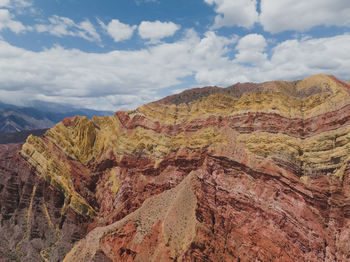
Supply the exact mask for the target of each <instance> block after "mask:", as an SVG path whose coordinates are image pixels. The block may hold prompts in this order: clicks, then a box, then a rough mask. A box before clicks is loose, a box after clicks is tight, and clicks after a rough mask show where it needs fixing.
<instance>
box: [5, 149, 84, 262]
mask: <svg viewBox="0 0 350 262" xmlns="http://www.w3.org/2000/svg"><path fill="white" fill-rule="evenodd" d="M21 146H22V144H7V145H0V210H1V213H0V232H1V238H0V261H28V262H29V261H62V259H63V258H64V256H65V254H66V253H67V252H68V251H69V250H70V249H71V248H72V246H73V243H74V242H75V241H76V240H79V239H81V238H82V237H83V236H85V234H86V231H87V223H86V222H87V220H85V219H84V218H83V217H82V216H80V215H78V214H77V213H75V212H73V211H72V210H70V209H69V208H67V205H68V203H67V200H66V198H65V197H64V195H63V194H62V193H60V192H59V191H57V190H54V189H53V188H52V187H50V185H49V184H48V183H47V182H46V181H45V180H43V179H41V178H40V177H39V176H37V175H36V174H35V170H34V169H33V167H31V166H30V165H29V164H28V163H27V162H26V161H24V159H23V158H22V157H20V156H19V155H18V154H17V153H18V151H19V150H20V148H21Z"/></svg>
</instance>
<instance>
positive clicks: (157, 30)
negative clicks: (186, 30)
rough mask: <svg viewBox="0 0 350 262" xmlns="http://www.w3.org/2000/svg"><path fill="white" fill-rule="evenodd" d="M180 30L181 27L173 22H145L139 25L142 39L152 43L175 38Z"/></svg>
mask: <svg viewBox="0 0 350 262" xmlns="http://www.w3.org/2000/svg"><path fill="white" fill-rule="evenodd" d="M179 29H180V25H177V24H174V23H173V22H161V21H154V22H149V21H143V22H141V24H140V25H139V29H138V30H139V35H140V36H141V38H142V39H150V40H151V42H157V41H159V40H160V39H162V38H165V37H169V36H173V35H174V34H175V32H176V31H177V30H179Z"/></svg>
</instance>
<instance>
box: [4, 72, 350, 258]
mask: <svg viewBox="0 0 350 262" xmlns="http://www.w3.org/2000/svg"><path fill="white" fill-rule="evenodd" d="M349 92H350V85H349V83H346V82H342V81H340V80H338V79H337V78H335V77H333V76H327V75H316V76H312V77H309V78H306V79H304V80H300V81H295V82H285V81H273V82H266V83H262V84H254V83H245V84H236V85H233V86H231V87H228V88H219V87H206V88H202V89H193V90H189V91H185V92H183V93H181V94H179V95H174V96H170V97H167V98H164V99H162V100H160V101H157V102H153V103H150V104H146V105H144V106H141V107H139V108H138V109H136V110H133V111H119V112H116V113H115V114H114V115H113V116H106V117H94V118H92V120H89V119H88V118H85V117H73V118H67V119H65V120H63V121H62V122H60V123H58V124H57V125H56V126H55V127H54V128H52V129H50V130H48V131H47V132H46V133H45V135H44V136H43V137H35V136H30V137H29V138H28V139H27V141H26V143H25V144H24V145H23V147H22V149H21V151H20V153H18V154H14V155H11V156H10V155H9V154H8V153H7V155H6V154H5V155H1V154H0V158H1V159H2V160H1V161H0V168H1V169H0V170H2V171H1V172H2V173H1V177H0V178H1V180H0V194H1V199H2V200H1V201H2V202H1V228H0V230H1V232H5V234H7V236H9V241H7V242H6V243H5V242H4V243H5V244H6V245H5V244H3V243H0V244H1V246H2V250H1V249H0V252H2V253H0V256H1V255H2V256H3V257H5V256H7V258H9V256H12V257H16V258H17V259H20V260H21V261H31V260H30V258H32V257H41V258H42V259H44V260H46V261H61V260H62V259H64V260H63V261H67V262H69V261H74V262H78V261H349V260H350V242H349V241H348V240H349V239H350V166H349V165H348V163H349V160H350V157H349V156H350V125H349V124H350V95H349ZM7 147H14V148H13V149H12V151H13V153H15V152H16V149H18V148H19V146H18V145H17V146H15V145H11V146H7ZM9 151H10V149H8V150H6V152H9ZM4 152H5V151H4ZM0 241H4V240H0ZM25 259H27V260H25ZM0 261H1V260H0ZM5 261H6V260H5Z"/></svg>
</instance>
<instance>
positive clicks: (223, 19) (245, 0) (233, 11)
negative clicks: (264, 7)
mask: <svg viewBox="0 0 350 262" xmlns="http://www.w3.org/2000/svg"><path fill="white" fill-rule="evenodd" d="M204 1H205V2H206V3H207V4H209V5H214V6H215V12H216V13H218V15H217V16H216V17H215V23H214V25H213V28H220V27H223V26H228V27H230V26H241V27H246V28H252V27H253V26H254V23H255V22H257V21H258V12H257V1H256V0H204Z"/></svg>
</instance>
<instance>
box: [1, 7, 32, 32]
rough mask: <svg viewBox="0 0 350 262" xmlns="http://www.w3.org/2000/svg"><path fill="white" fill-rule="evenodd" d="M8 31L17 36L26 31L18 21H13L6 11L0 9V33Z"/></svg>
mask: <svg viewBox="0 0 350 262" xmlns="http://www.w3.org/2000/svg"><path fill="white" fill-rule="evenodd" d="M3 29H9V30H11V31H12V32H14V33H16V34H18V33H21V32H23V31H25V30H26V27H25V26H24V25H23V24H22V23H21V22H19V21H16V20H14V18H13V16H12V15H11V14H10V12H9V10H8V9H0V31H1V30H3Z"/></svg>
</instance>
